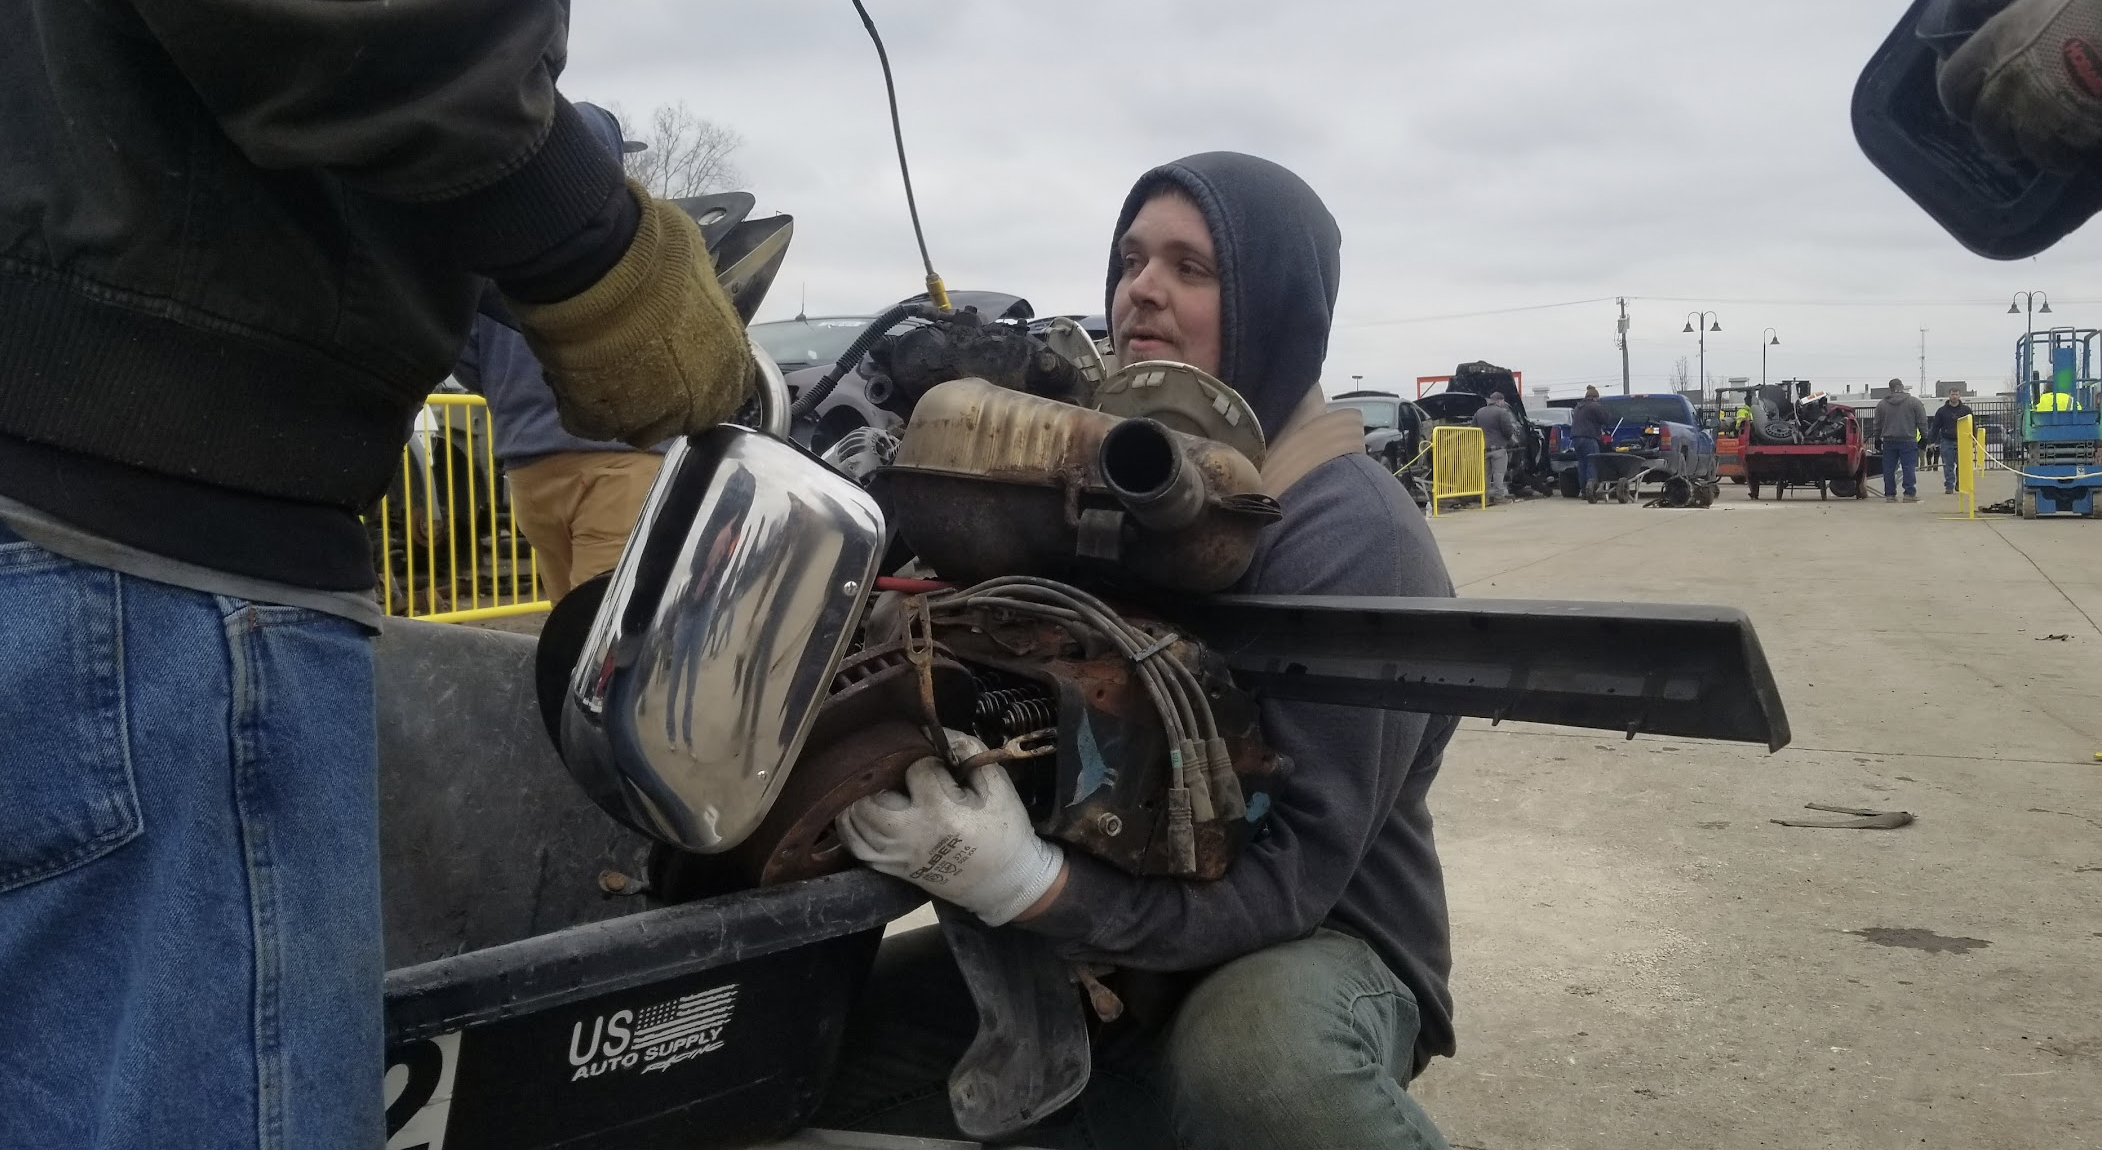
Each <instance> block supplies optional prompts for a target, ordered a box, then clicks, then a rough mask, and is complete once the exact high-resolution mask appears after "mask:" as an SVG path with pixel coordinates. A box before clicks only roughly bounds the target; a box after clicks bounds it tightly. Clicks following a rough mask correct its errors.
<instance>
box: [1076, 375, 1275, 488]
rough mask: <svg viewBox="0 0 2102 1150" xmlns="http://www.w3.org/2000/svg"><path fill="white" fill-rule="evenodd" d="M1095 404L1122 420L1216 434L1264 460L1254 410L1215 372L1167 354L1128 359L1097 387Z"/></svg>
mask: <svg viewBox="0 0 2102 1150" xmlns="http://www.w3.org/2000/svg"><path fill="white" fill-rule="evenodd" d="M1094 400H1095V401H1094V404H1093V407H1094V408H1095V410H1097V411H1102V412H1107V413H1108V414H1110V415H1114V416H1117V417H1118V418H1120V419H1152V420H1157V421H1159V422H1161V423H1163V424H1166V425H1167V426H1168V427H1170V428H1173V429H1174V430H1176V431H1180V432H1182V433H1183V434H1184V435H1194V436H1196V437H1198V438H1200V439H1216V440H1218V441H1219V442H1221V443H1223V444H1225V445H1227V446H1228V447H1231V448H1233V449H1234V450H1235V451H1238V452H1240V453H1241V454H1242V455H1245V456H1247V457H1248V462H1250V463H1253V464H1255V465H1256V466H1257V467H1261V466H1262V465H1263V456H1264V454H1265V453H1266V452H1267V451H1268V445H1267V444H1266V443H1265V442H1264V440H1263V426H1262V424H1261V423H1260V422H1258V421H1257V420H1256V418H1255V410H1254V409H1253V408H1251V407H1249V406H1248V401H1247V400H1245V399H1243V398H1241V393H1240V392H1238V391H1235V390H1234V389H1233V388H1231V387H1228V386H1227V385H1226V384H1224V383H1222V382H1220V381H1219V380H1218V379H1216V378H1214V377H1213V376H1211V375H1209V374H1207V373H1205V372H1203V371H1200V370H1198V369H1197V368H1194V367H1191V366H1190V365H1189V364H1186V363H1177V362H1175V361H1174V360H1168V359H1148V360H1142V361H1140V362H1138V363H1133V364H1127V365H1126V366H1124V367H1122V368H1119V369H1117V371H1115V372H1114V373H1112V374H1111V375H1110V377H1109V379H1108V381H1107V382H1105V383H1103V384H1102V385H1101V386H1100V387H1097V388H1096V389H1095V395H1094Z"/></svg>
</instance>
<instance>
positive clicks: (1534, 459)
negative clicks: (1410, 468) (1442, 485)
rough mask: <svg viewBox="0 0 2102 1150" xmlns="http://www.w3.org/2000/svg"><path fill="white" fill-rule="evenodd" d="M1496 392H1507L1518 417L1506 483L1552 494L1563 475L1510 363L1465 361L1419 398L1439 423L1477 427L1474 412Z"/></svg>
mask: <svg viewBox="0 0 2102 1150" xmlns="http://www.w3.org/2000/svg"><path fill="white" fill-rule="evenodd" d="M1492 393H1501V394H1502V395H1503V397H1504V403H1505V405H1506V406H1508V407H1509V408H1510V409H1511V415H1512V416H1513V417H1514V418H1516V419H1517V421H1518V434H1519V436H1520V442H1519V443H1518V444H1517V445H1515V446H1514V447H1513V448H1512V450H1511V456H1510V464H1509V466H1510V473H1509V474H1508V475H1507V476H1506V477H1505V485H1506V487H1507V488H1508V489H1509V491H1510V492H1511V494H1513V495H1519V496H1524V495H1550V494H1553V493H1554V491H1555V488H1556V485H1557V483H1558V475H1557V470H1556V467H1555V462H1554V457H1553V448H1552V446H1551V443H1550V440H1549V433H1548V430H1547V428H1546V427H1544V426H1542V425H1541V424H1540V423H1538V422H1536V421H1535V420H1534V418H1533V416H1532V414H1531V413H1529V412H1528V411H1527V410H1526V406H1525V396H1524V395H1522V394H1521V393H1520V391H1519V388H1518V380H1517V377H1516V376H1515V375H1514V374H1513V373H1512V372H1511V371H1510V370H1509V369H1508V368H1502V367H1498V366H1496V365H1495V364H1493V363H1489V362H1488V361H1486V360H1476V361H1475V362H1473V363H1463V364H1461V365H1459V366H1458V367H1456V368H1454V369H1453V373H1452V375H1451V377H1450V378H1449V379H1448V380H1447V381H1446V384H1445V390H1444V391H1440V392H1433V393H1431V394H1429V395H1425V396H1421V397H1419V398H1418V399H1417V400H1416V403H1417V406H1419V407H1421V408H1422V409H1423V412H1424V414H1426V415H1428V416H1429V417H1430V418H1431V420H1432V421H1433V422H1434V423H1439V424H1447V425H1467V426H1472V425H1473V422H1474V416H1475V413H1476V412H1478V411H1480V410H1481V409H1482V408H1483V407H1484V406H1486V405H1487V404H1488V402H1489V396H1490V395H1491V394H1492Z"/></svg>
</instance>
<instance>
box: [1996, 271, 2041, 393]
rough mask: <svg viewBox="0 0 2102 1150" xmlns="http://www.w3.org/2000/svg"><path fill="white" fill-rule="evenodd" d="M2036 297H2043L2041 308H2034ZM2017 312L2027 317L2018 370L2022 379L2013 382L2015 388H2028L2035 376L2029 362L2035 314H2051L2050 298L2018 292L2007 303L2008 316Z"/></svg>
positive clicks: (2032, 365) (2034, 333)
mask: <svg viewBox="0 0 2102 1150" xmlns="http://www.w3.org/2000/svg"><path fill="white" fill-rule="evenodd" d="M2038 296H2044V306H2042V307H2037V306H2036V297H2038ZM2017 312H2026V313H2028V317H2029V318H2028V319H2027V320H2025V321H2024V322H2023V330H2022V366H2021V369H2020V370H2021V373H2022V378H2020V379H2018V380H2016V381H2015V386H2016V387H2018V388H2020V387H2027V386H2029V380H2030V379H2031V378H2033V377H2034V376H2035V375H2036V365H2035V364H2034V363H2033V362H2031V356H2030V352H2029V348H2030V345H2031V344H2032V343H2034V342H2035V336H2036V316H2037V313H2039V312H2041V313H2043V314H2044V315H2050V314H2051V297H2050V296H2047V295H2044V293H2042V292H2040V291H2018V292H2016V293H2014V299H2012V300H2009V301H2008V303H2007V314H2008V315H2014V314H2015V313H2017ZM2017 394H2019V393H2017Z"/></svg>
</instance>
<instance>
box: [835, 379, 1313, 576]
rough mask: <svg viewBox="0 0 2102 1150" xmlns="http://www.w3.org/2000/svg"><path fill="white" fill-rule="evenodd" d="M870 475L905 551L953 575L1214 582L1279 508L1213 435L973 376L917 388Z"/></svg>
mask: <svg viewBox="0 0 2102 1150" xmlns="http://www.w3.org/2000/svg"><path fill="white" fill-rule="evenodd" d="M870 488H871V490H872V491H873V492H874V493H875V495H876V497H877V499H878V500H879V501H880V502H881V503H882V504H883V506H884V512H885V517H886V518H887V519H888V520H889V521H890V522H891V523H893V524H895V525H896V527H897V529H898V532H899V534H900V535H901V536H903V538H904V540H905V542H906V543H907V544H908V545H909V546H910V547H911V548H912V549H913V551H914V553H916V554H917V555H918V556H919V557H920V558H921V559H922V560H924V561H925V562H926V563H927V564H928V565H929V566H931V567H932V568H933V569H934V570H935V571H937V572H939V573H940V574H941V577H942V578H944V579H947V580H951V581H953V582H957V583H962V584H970V583H977V582H982V581H984V580H986V579H992V578H996V577H999V576H1003V575H1038V576H1043V577H1046V578H1053V579H1057V578H1083V577H1086V576H1089V575H1098V576H1099V575H1104V574H1109V575H1122V576H1125V577H1128V578H1131V579H1135V580H1137V581H1139V582H1143V583H1146V584H1148V585H1150V586H1153V587H1156V588H1160V589H1163V590H1169V591H1188V592H1210V591H1220V590H1224V589H1225V588H1227V587H1230V586H1232V585H1233V584H1234V582H1235V581H1236V580H1238V579H1239V578H1240V577H1241V575H1242V574H1243V573H1244V572H1246V571H1247V570H1248V564H1249V563H1250V562H1251V561H1252V560H1253V559H1254V557H1255V541H1256V536H1257V535H1258V534H1259V533H1260V532H1261V531H1262V529H1263V528H1264V527H1265V526H1267V525H1269V524H1270V523H1273V522H1275V521H1276V520H1277V519H1278V518H1279V517H1280V516H1281V515H1282V512H1281V511H1280V509H1279V508H1278V505H1277V501H1276V500H1274V499H1272V498H1270V497H1269V496H1268V495H1265V494H1263V490H1262V475H1261V473H1260V472H1259V471H1258V470H1257V469H1256V466H1255V464H1253V463H1251V462H1249V460H1248V457H1247V456H1246V455H1243V454H1242V453H1241V452H1239V451H1237V450H1235V449H1234V448H1231V447H1228V446H1227V445H1226V444H1223V443H1220V442H1218V441H1216V440H1211V439H1205V438H1202V437H1200V436H1195V435H1188V434H1185V433H1183V432H1179V431H1174V430H1171V429H1169V428H1167V427H1165V426H1163V425H1162V424H1161V423H1159V422H1157V421H1155V420H1152V419H1143V418H1140V419H1120V418H1119V417H1117V416H1114V415H1110V414H1107V413H1105V412H1101V411H1094V410H1090V409H1088V408H1084V407H1076V406H1074V405H1073V404H1070V403H1061V402H1058V401H1057V400H1052V399H1045V398H1042V397H1040V396H1034V395H1028V394H1025V393H1023V392H1019V391H1012V390H1009V389H1007V388H1003V387H998V386H995V385H993V384H991V383H988V382H986V381H985V380H982V379H958V380H951V381H949V382H947V383H944V384H940V385H939V386H936V387H934V388H931V389H929V390H928V391H927V393H926V394H925V395H923V396H922V397H921V398H920V401H919V404H918V406H917V407H916V408H914V410H913V415H912V421H911V422H910V423H909V424H907V425H906V428H905V432H904V435H903V436H902V437H901V439H900V440H899V444H898V454H897V459H896V461H895V463H894V464H893V465H892V466H890V467H886V468H883V469H882V470H879V471H877V472H876V473H875V474H874V475H873V476H871V477H870Z"/></svg>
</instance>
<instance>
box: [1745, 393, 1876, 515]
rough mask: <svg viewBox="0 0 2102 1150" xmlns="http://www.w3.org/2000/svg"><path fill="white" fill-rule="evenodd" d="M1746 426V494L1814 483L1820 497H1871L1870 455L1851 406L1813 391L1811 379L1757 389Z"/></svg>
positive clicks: (1778, 491)
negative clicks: (1869, 485) (1869, 478)
mask: <svg viewBox="0 0 2102 1150" xmlns="http://www.w3.org/2000/svg"><path fill="white" fill-rule="evenodd" d="M1747 403H1748V404H1749V406H1750V407H1751V419H1750V420H1749V421H1747V426H1746V427H1744V428H1743V449H1742V450H1743V454H1744V478H1745V485H1746V494H1748V495H1749V496H1750V497H1751V498H1753V499H1757V498H1759V492H1760V489H1762V488H1765V489H1768V490H1771V491H1772V492H1773V493H1774V498H1776V499H1779V498H1781V496H1782V495H1783V494H1785V493H1786V492H1787V490H1788V488H1790V487H1814V488H1816V489H1817V494H1818V498H1820V499H1827V498H1830V497H1831V496H1834V495H1837V496H1838V497H1840V498H1841V499H1864V498H1867V496H1868V465H1869V456H1868V453H1867V443H1866V440H1865V439H1864V437H1863V434H1862V428H1861V419H1860V417H1859V415H1858V414H1857V413H1856V412H1855V411H1854V409H1853V408H1852V407H1849V406H1847V405H1846V404H1843V403H1834V402H1832V400H1831V399H1830V398H1829V397H1828V396H1826V395H1825V393H1824V392H1821V391H1819V392H1813V391H1811V390H1810V382H1809V381H1808V380H1788V381H1785V382H1782V383H1777V384H1771V385H1769V386H1766V387H1762V388H1758V389H1755V390H1754V391H1753V392H1752V393H1751V395H1750V396H1749V398H1748V399H1747Z"/></svg>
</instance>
